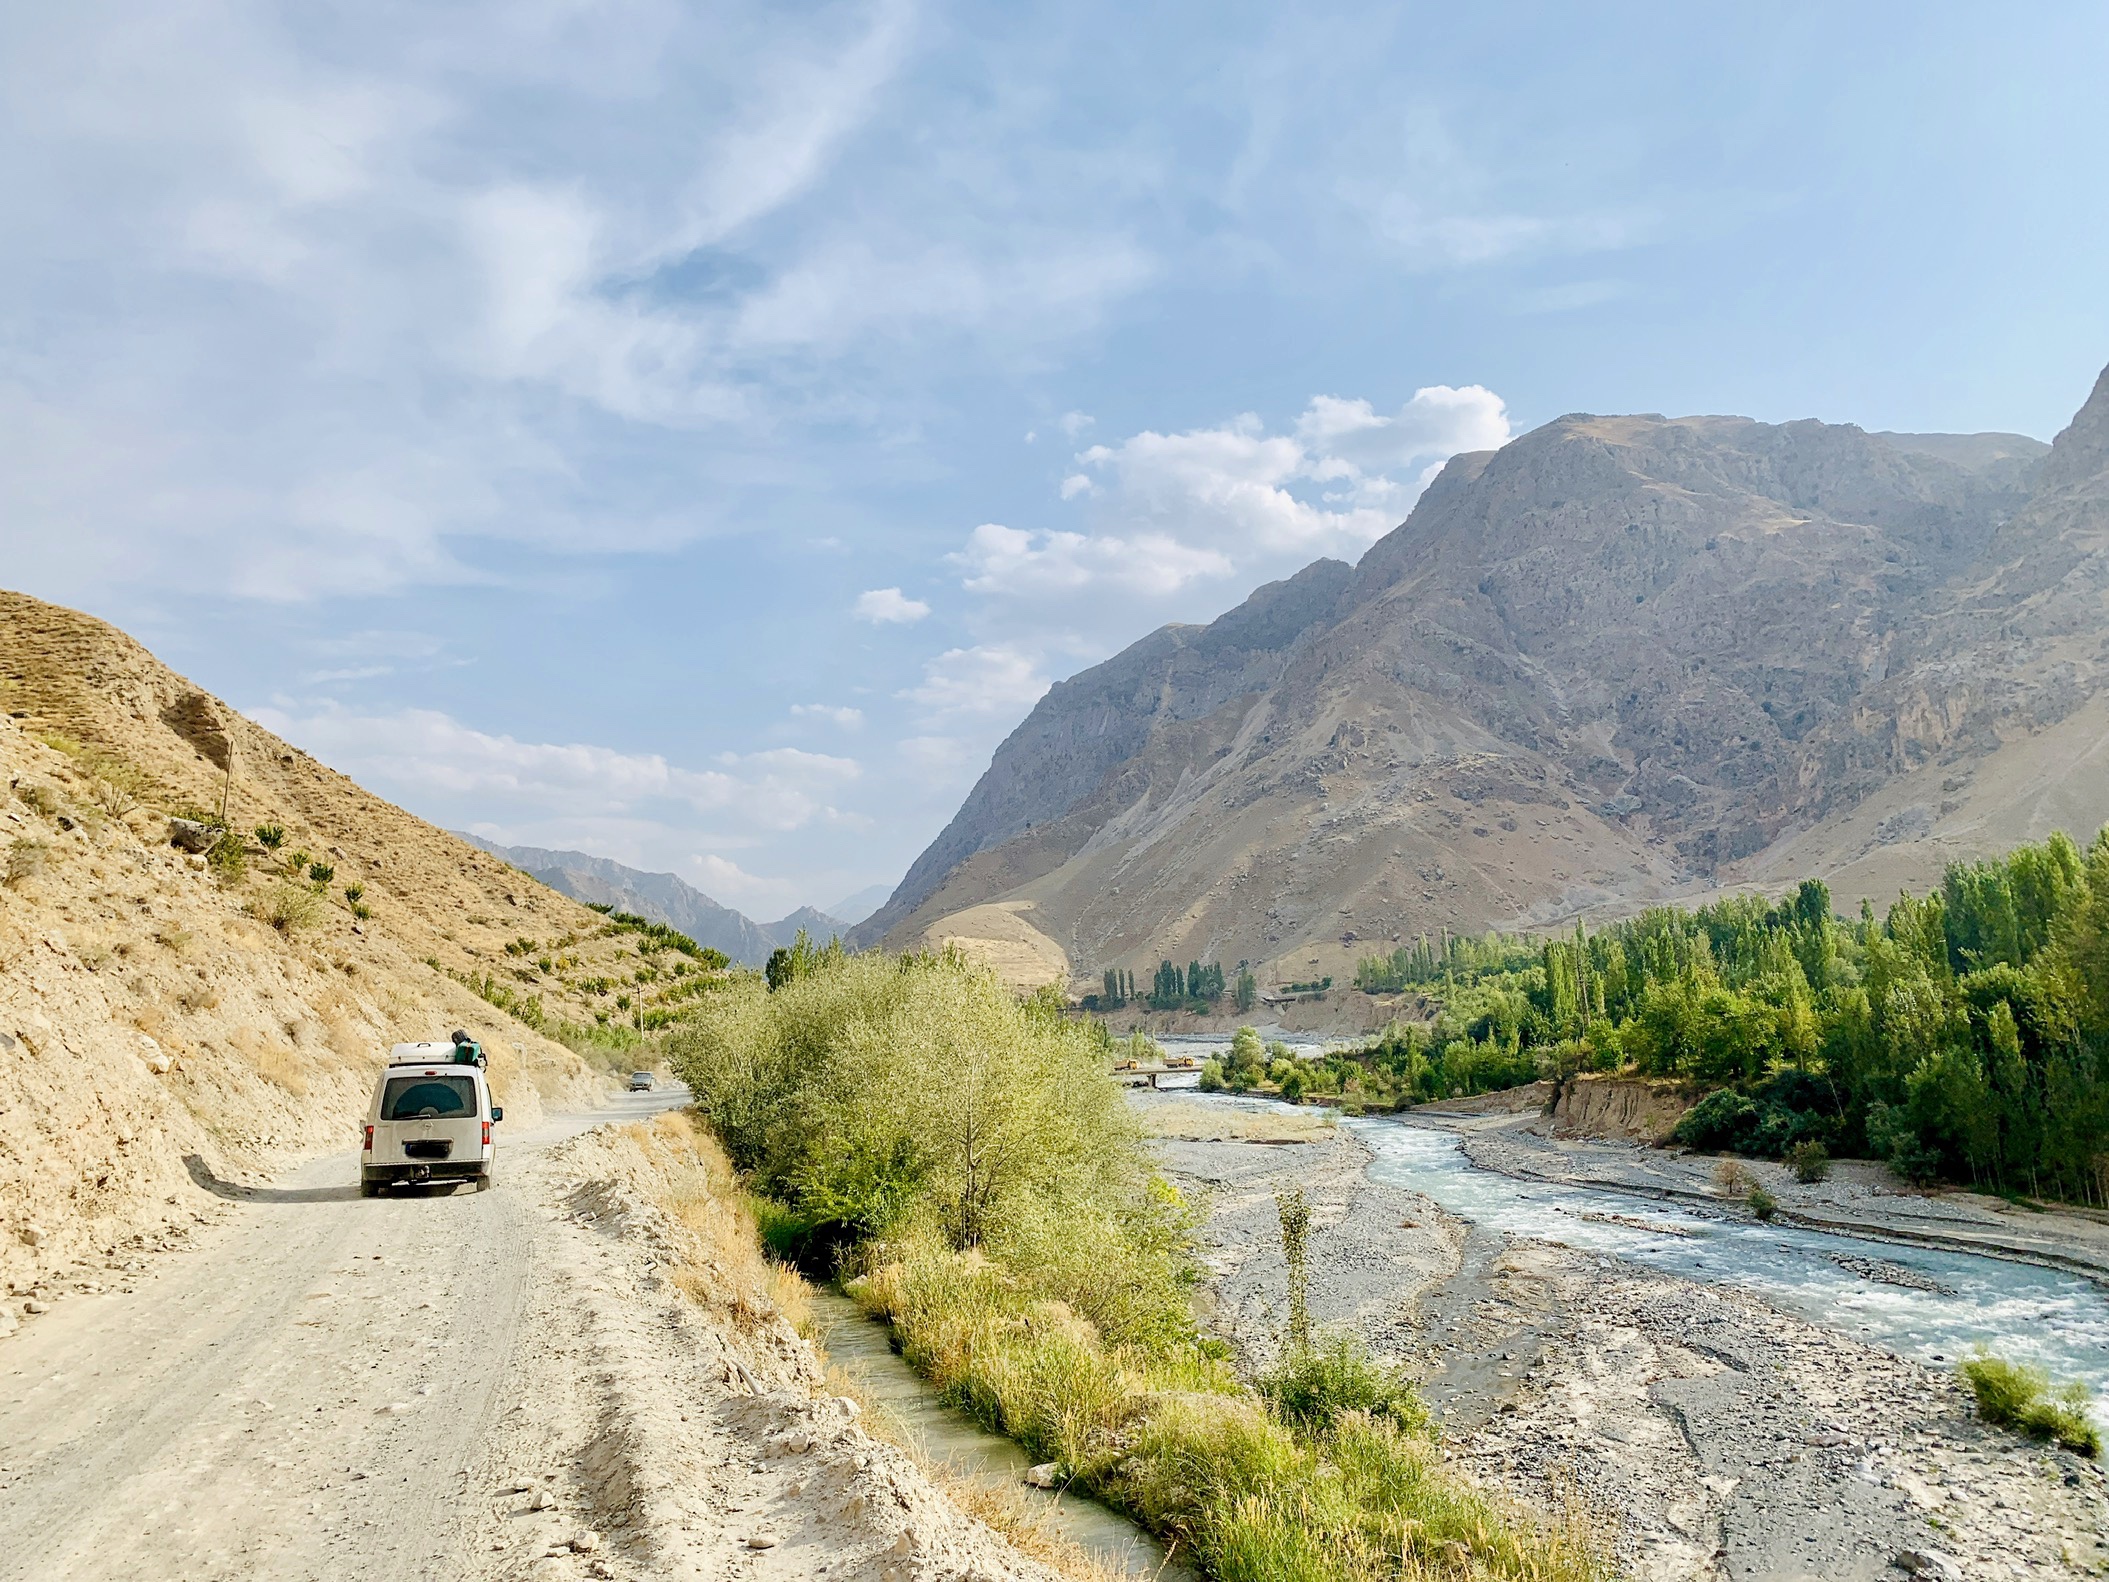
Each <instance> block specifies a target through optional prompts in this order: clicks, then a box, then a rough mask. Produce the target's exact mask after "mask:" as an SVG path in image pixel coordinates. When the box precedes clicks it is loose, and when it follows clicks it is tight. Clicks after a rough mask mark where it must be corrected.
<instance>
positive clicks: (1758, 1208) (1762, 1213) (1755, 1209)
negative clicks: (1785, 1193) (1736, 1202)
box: [1743, 1186, 1779, 1219]
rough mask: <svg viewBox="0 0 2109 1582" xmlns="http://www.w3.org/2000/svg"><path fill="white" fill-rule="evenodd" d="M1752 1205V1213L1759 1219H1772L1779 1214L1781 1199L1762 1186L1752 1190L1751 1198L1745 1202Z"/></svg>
mask: <svg viewBox="0 0 2109 1582" xmlns="http://www.w3.org/2000/svg"><path fill="white" fill-rule="evenodd" d="M1743 1201H1744V1202H1745V1203H1747V1204H1749V1205H1750V1212H1751V1213H1753V1214H1755V1215H1756V1216H1757V1217H1758V1218H1759V1219H1770V1218H1772V1216H1773V1215H1775V1214H1777V1213H1778V1212H1779V1199H1778V1198H1776V1197H1774V1196H1773V1195H1772V1194H1771V1193H1770V1192H1767V1191H1766V1190H1765V1189H1764V1188H1763V1187H1761V1186H1754V1187H1752V1188H1751V1189H1750V1196H1748V1197H1747V1198H1745V1199H1744V1200H1743Z"/></svg>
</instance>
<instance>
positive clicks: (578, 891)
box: [461, 834, 849, 967]
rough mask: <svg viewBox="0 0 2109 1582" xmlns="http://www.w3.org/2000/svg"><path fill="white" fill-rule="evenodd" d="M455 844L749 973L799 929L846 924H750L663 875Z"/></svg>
mask: <svg viewBox="0 0 2109 1582" xmlns="http://www.w3.org/2000/svg"><path fill="white" fill-rule="evenodd" d="M461 838H462V839H463V840H465V841H468V842H470V843H471V844H473V845H476V846H480V847H482V848H483V849H484V850H485V851H487V852H489V853H491V855H492V856H494V857H496V858H497V859H498V860H499V861H500V862H505V863H510V864H511V865H512V866H513V867H515V868H518V869H520V870H521V871H522V872H524V873H528V874H532V875H533V876H534V877H535V878H537V879H539V880H541V881H542V883H544V884H546V885H548V886H549V887H550V888H551V889H552V890H555V891H557V892H559V893H560V894H563V895H568V896H570V897H572V898H573V899H574V900H578V901H588V902H591V903H593V904H594V905H596V906H612V907H614V908H615V909H616V910H617V911H619V912H635V913H636V914H637V915H638V916H639V917H648V918H651V919H652V920H653V921H654V922H658V923H665V924H668V925H669V926H671V927H673V928H678V929H680V930H681V932H682V933H684V934H686V935H688V937H689V938H690V939H693V940H694V941H695V942H696V943H697V944H699V945H708V946H710V948H711V949H713V950H722V951H723V952H725V954H726V955H728V956H730V957H731V958H732V959H733V960H734V961H738V962H744V963H745V964H746V965H748V966H750V967H759V966H760V965H762V963H764V962H765V961H767V960H768V959H769V952H770V951H772V950H774V949H776V948H777V947H778V946H779V945H788V944H790V943H791V941H792V940H794V939H796V938H797V937H798V931H799V930H800V929H801V928H802V929H804V930H805V931H806V932H807V933H808V934H810V935H812V936H813V937H814V938H815V939H823V940H824V939H831V938H833V937H834V936H835V935H837V934H847V933H848V932H849V924H847V923H845V922H843V921H842V920H841V919H840V918H835V917H830V916H828V915H827V914H826V913H825V912H821V911H819V910H817V909H816V908H813V907H810V906H802V907H800V908H799V909H798V910H797V911H795V912H793V913H792V914H791V915H790V916H789V917H786V918H783V919H781V920H780V921H778V922H774V923H757V922H755V921H754V920H753V919H752V918H750V917H747V916H746V915H745V914H743V913H740V912H736V911H734V910H733V909H732V908H731V907H729V906H720V905H719V904H718V903H717V902H716V901H713V900H712V899H711V898H710V897H709V896H707V895H705V894H704V893H703V892H702V891H701V890H698V889H697V888H696V887H695V886H694V885H692V884H689V883H688V882H687V881H686V880H683V879H680V878H678V877H676V876H675V875H673V874H670V873H644V872H641V871H640V870H638V869H636V868H626V867H624V866H623V865H622V864H621V863H619V862H611V861H610V860H609V859H607V858H606V857H589V856H587V855H586V854H585V853H584V852H582V851H549V850H546V849H544V848H543V847H540V846H501V845H498V844H497V843H496V842H493V841H487V840H484V839H482V838H481V837H480V836H476V835H468V834H464V835H462V837H461Z"/></svg>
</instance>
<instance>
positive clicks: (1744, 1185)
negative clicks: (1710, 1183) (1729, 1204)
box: [1714, 1159, 1757, 1197]
mask: <svg viewBox="0 0 2109 1582" xmlns="http://www.w3.org/2000/svg"><path fill="white" fill-rule="evenodd" d="M1756 1185H1757V1178H1756V1177H1755V1176H1753V1175H1751V1173H1750V1171H1749V1170H1748V1169H1747V1168H1745V1167H1744V1166H1743V1165H1742V1164H1740V1163H1738V1162H1737V1161H1736V1160H1733V1159H1723V1160H1722V1161H1720V1163H1718V1164H1716V1165H1715V1166H1714V1190H1715V1191H1716V1192H1718V1193H1720V1194H1721V1196H1723V1197H1747V1196H1749V1194H1750V1190H1751V1188H1752V1187H1754V1186H1756Z"/></svg>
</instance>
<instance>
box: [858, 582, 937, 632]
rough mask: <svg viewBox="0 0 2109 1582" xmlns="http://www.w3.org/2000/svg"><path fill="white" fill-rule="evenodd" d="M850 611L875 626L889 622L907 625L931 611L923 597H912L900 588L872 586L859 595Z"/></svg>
mask: <svg viewBox="0 0 2109 1582" xmlns="http://www.w3.org/2000/svg"><path fill="white" fill-rule="evenodd" d="M850 613H851V614H853V615H855V616H856V617H857V619H858V620H860V621H869V622H871V623H872V625H874V626H881V625H888V624H902V625H905V624H907V623H908V622H911V621H920V620H921V619H922V618H923V617H924V616H926V615H928V614H929V613H930V606H929V605H927V604H925V603H924V602H923V601H922V600H921V599H911V598H909V597H908V596H907V595H906V594H904V593H902V592H901V590H900V589H899V588H872V589H869V590H868V591H866V592H864V593H860V594H858V595H857V602H856V603H855V604H854V605H852V606H851V610H850Z"/></svg>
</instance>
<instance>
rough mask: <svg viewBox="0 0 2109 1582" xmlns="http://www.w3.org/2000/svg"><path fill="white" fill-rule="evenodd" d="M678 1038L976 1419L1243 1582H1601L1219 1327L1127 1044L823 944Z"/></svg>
mask: <svg viewBox="0 0 2109 1582" xmlns="http://www.w3.org/2000/svg"><path fill="white" fill-rule="evenodd" d="M771 977H772V978H773V979H774V987H773V988H772V987H769V986H766V985H765V984H763V983H760V982H757V981H755V980H753V979H751V978H748V979H741V980H738V981H734V982H732V983H729V984H728V985H727V986H726V987H725V989H724V991H723V992H722V993H719V994H716V995H713V996H711V997H709V998H708V999H707V1000H706V1001H704V1002H703V1003H702V1008H701V1009H700V1010H699V1011H698V1013H697V1014H696V1015H694V1016H693V1017H691V1018H690V1019H689V1020H687V1021H685V1022H684V1023H683V1024H682V1025H681V1026H680V1027H678V1028H676V1029H675V1030H674V1031H673V1032H672V1033H671V1034H670V1035H669V1037H668V1041H667V1053H668V1057H669V1059H670V1062H671V1064H672V1066H673V1068H674V1069H675V1071H676V1072H677V1073H678V1074H679V1075H680V1076H681V1077H682V1078H683V1079H684V1080H686V1081H687V1082H688V1083H689V1084H690V1085H691V1087H692V1088H693V1089H694V1091H695V1093H696V1097H697V1103H698V1107H699V1109H700V1110H701V1112H702V1113H703V1114H704V1115H705V1116H706V1117H708V1119H709V1121H710V1124H711V1125H712V1127H713V1128H714V1130H715V1131H716V1133H717V1135H718V1137H719V1138H720V1139H721V1140H722V1142H723V1144H724V1146H725V1149H726V1152H727V1154H728V1155H729V1157H730V1158H731V1160H732V1162H733V1164H734V1165H735V1166H736V1167H737V1168H738V1169H739V1170H740V1171H741V1172H742V1175H743V1179H744V1180H745V1182H746V1185H747V1187H748V1189H749V1190H750V1191H752V1192H754V1193H755V1194H757V1196H758V1197H759V1198H761V1199H762V1200H763V1207H762V1208H761V1210H760V1230H761V1234H762V1235H763V1237H764V1238H765V1239H766V1240H767V1241H768V1242H769V1244H770V1245H771V1246H772V1248H773V1249H774V1250H776V1251H777V1252H779V1253H781V1254H783V1255H785V1256H787V1257H791V1258H795V1259H796V1260H798V1261H799V1262H800V1263H801V1264H803V1265H804V1266H805V1267H806V1268H808V1269H809V1270H813V1271H815V1272H816V1273H821V1274H836V1273H839V1274H840V1275H841V1276H842V1277H843V1280H844V1284H845V1287H846V1288H847V1289H848V1290H849V1292H850V1293H851V1295H852V1296H853V1297H854V1298H855V1299H856V1300H857V1301H858V1302H859V1303H860V1304H861V1305H862V1306H864V1307H865V1308H866V1310H867V1311H870V1312H873V1313H876V1314H879V1315H882V1316H883V1317H885V1318H886V1319H887V1320H888V1321H889V1322H890V1323H891V1325H892V1327H893V1330H894V1334H895V1337H896V1339H897V1341H898V1343H899V1344H900V1347H901V1350H902V1353H903V1355H904V1356H905V1357H906V1358H907V1360H908V1361H909V1362H910V1363H911V1364H912V1365H913V1366H914V1367H915V1368H916V1369H917V1370H918V1371H919V1372H921V1373H922V1374H924V1375H925V1376H926V1377H927V1378H929V1379H930V1380H931V1381H932V1382H933V1383H934V1384H935V1385H936V1386H937V1387H938V1388H939V1389H940V1390H941V1391H942V1392H943V1394H944V1396H945V1397H946V1398H947V1399H948V1400H949V1401H950V1402H951V1403H952V1404H954V1405H956V1406H958V1407H960V1408H962V1409H964V1410H966V1411H968V1412H970V1413H971V1414H973V1415H974V1416H975V1417H976V1418H977V1419H979V1420H980V1421H981V1422H982V1423H984V1424H985V1425H987V1426H989V1427H990V1428H992V1429H994V1430H996V1431H998V1432H1001V1433H1004V1434H1007V1435H1009V1436H1010V1437H1011V1438H1013V1439H1016V1440H1017V1441H1018V1442H1019V1443H1021V1444H1022V1445H1024V1446H1025V1447H1026V1448H1027V1449H1028V1450H1029V1451H1030V1452H1031V1453H1032V1454H1033V1455H1034V1456H1035V1457H1037V1458H1039V1459H1041V1460H1043V1461H1048V1462H1052V1463H1054V1464H1055V1466H1056V1468H1057V1470H1058V1476H1059V1477H1060V1478H1061V1480H1062V1481H1063V1482H1065V1483H1067V1484H1069V1485H1071V1486H1074V1487H1076V1488H1078V1489H1079V1490H1081V1491H1085V1492H1089V1493H1091V1494H1093V1495H1095V1496H1096V1497H1098V1498H1101V1499H1103V1500H1105V1501H1107V1502H1108V1503H1109V1504H1112V1505H1114V1506H1115V1507H1117V1508H1119V1509H1122V1510H1125V1511H1127V1512H1128V1513H1130V1514H1131V1515H1133V1516H1134V1517H1135V1518H1136V1519H1137V1520H1139V1521H1140V1522H1141V1523H1142V1524H1143V1525H1145V1526H1146V1527H1148V1528H1149V1529H1151V1530H1152V1531H1154V1532H1156V1533H1158V1534H1159V1535H1160V1536H1162V1537H1163V1538H1165V1539H1166V1540H1167V1541H1169V1542H1171V1543H1172V1544H1174V1545H1175V1546H1176V1547H1177V1549H1178V1550H1179V1551H1180V1552H1181V1553H1182V1554H1183V1555H1185V1556H1186V1557H1188V1558H1189V1559H1191V1560H1192V1561H1194V1562H1195V1563H1197V1564H1198V1565H1199V1566H1200V1567H1201V1568H1202V1569H1203V1570H1204V1571H1205V1572H1206V1573H1207V1574H1209V1575H1210V1576H1212V1577H1215V1578H1219V1579H1222V1582H1331V1579H1338V1582H1364V1579H1369V1582H1374V1579H1376V1578H1380V1577H1381V1578H1396V1577H1402V1576H1418V1575H1430V1576H1465V1575H1474V1576H1499V1577H1518V1578H1521V1577H1533V1578H1546V1579H1554V1578H1585V1577H1593V1576H1596V1575H1597V1574H1598V1569H1597V1561H1596V1560H1595V1558H1594V1557H1593V1553H1592V1551H1591V1549H1590V1548H1589V1546H1588V1545H1587V1544H1586V1543H1585V1542H1584V1541H1583V1539H1582V1537H1581V1535H1580V1533H1579V1531H1578V1530H1577V1529H1576V1528H1574V1527H1572V1526H1569V1525H1555V1526H1541V1525H1540V1524H1538V1523H1536V1522H1535V1521H1534V1520H1532V1519H1531V1518H1529V1517H1528V1516H1526V1515H1523V1514H1521V1513H1518V1512H1515V1511H1513V1510H1510V1509H1508V1508H1507V1507H1505V1506H1503V1505H1502V1504H1500V1503H1499V1502H1497V1501H1496V1500H1494V1499H1492V1498H1490V1497H1489V1496H1487V1495H1485V1494H1483V1493H1481V1492H1480V1491H1478V1490H1476V1489H1474V1488H1473V1487H1472V1486H1471V1485H1469V1484H1468V1483H1466V1482H1464V1481H1463V1480H1461V1479H1460V1478H1458V1477H1456V1476H1455V1475H1454V1474H1452V1473H1451V1472H1450V1471H1448V1470H1447V1469H1446V1468H1445V1467H1444V1465H1443V1463H1442V1457H1441V1452H1440V1450H1439V1448H1438V1447H1437V1446H1436V1444H1435V1443H1434V1441H1433V1439H1432V1438H1431V1437H1430V1436H1429V1434H1428V1432H1427V1431H1426V1428H1425V1419H1424V1418H1422V1417H1421V1415H1420V1414H1419V1412H1418V1403H1417V1402H1414V1401H1413V1400H1412V1397H1411V1393H1410V1391H1408V1390H1406V1389H1405V1387H1404V1386H1403V1384H1401V1383H1400V1382H1399V1381H1398V1380H1396V1379H1394V1378H1392V1377H1390V1376H1389V1375H1385V1374H1381V1373H1378V1372H1374V1371H1372V1370H1371V1369H1370V1367H1369V1365H1368V1364H1367V1363H1366V1361H1365V1360H1363V1359H1360V1358H1359V1357H1358V1356H1348V1355H1346V1354H1337V1355H1336V1353H1335V1352H1334V1351H1332V1350H1325V1349H1321V1350H1318V1351H1316V1352H1314V1354H1313V1356H1312V1358H1311V1359H1310V1361H1309V1362H1308V1363H1307V1364H1304V1365H1301V1368H1300V1371H1299V1372H1297V1373H1296V1374H1295V1376H1294V1377H1284V1378H1282V1379H1280V1380H1279V1381H1278V1382H1277V1387H1276V1388H1275V1389H1274V1391H1273V1395H1272V1399H1271V1401H1270V1398H1269V1397H1268V1396H1265V1395H1262V1394H1261V1393H1260V1392H1258V1391H1255V1390H1254V1389H1252V1388H1250V1387H1248V1386H1247V1385H1246V1384H1244V1383H1243V1382H1241V1381H1240V1380H1239V1379H1238V1377H1237V1376H1236V1374H1235V1372H1234V1370H1233V1369H1232V1367H1231V1366H1230V1363H1229V1361H1228V1360H1227V1352H1226V1348H1225V1347H1224V1346H1223V1345H1222V1344H1221V1343H1219V1342H1214V1341H1211V1340H1210V1339H1208V1338H1207V1337H1205V1336H1203V1335H1201V1334H1200V1333H1199V1332H1198V1330H1197V1328H1196V1326H1195V1323H1194V1319H1193V1313H1192V1305H1191V1295H1192V1286H1193V1283H1194V1280H1195V1268H1194V1263H1193V1246H1192V1234H1191V1233H1192V1224H1191V1213H1190V1210H1189V1208H1188V1207H1187V1205H1186V1204H1185V1203H1183V1202H1182V1201H1181V1200H1180V1198H1179V1196H1178V1194H1177V1193H1176V1192H1175V1191H1174V1190H1173V1189H1172V1188H1171V1187H1170V1186H1169V1185H1168V1184H1167V1183H1166V1182H1165V1181H1164V1180H1163V1179H1162V1178H1161V1177H1160V1176H1159V1175H1158V1174H1157V1173H1156V1171H1155V1170H1154V1168H1153V1167H1152V1165H1151V1163H1150V1160H1149V1156H1148V1154H1147V1152H1146V1151H1145V1149H1144V1146H1143V1143H1142V1138H1141V1135H1140V1132H1139V1129H1138V1125H1137V1122H1136V1120H1135V1119H1134V1117H1133V1115H1132V1113H1131V1111H1130V1110H1129V1108H1128V1106H1127V1105H1126V1103H1125V1102H1124V1101H1123V1099H1122V1097H1121V1094H1120V1092H1119V1090H1118V1089H1117V1088H1116V1087H1115V1086H1114V1084H1113V1082H1112V1080H1111V1078H1110V1076H1109V1075H1108V1070H1107V1066H1108V1045H1107V1040H1106V1037H1105V1034H1104V1031H1103V1029H1102V1028H1100V1027H1097V1026H1095V1025H1092V1024H1080V1023H1077V1022H1073V1021H1070V1020H1067V1019H1065V1018H1064V1017H1063V1015H1062V1014H1061V1005H1060V1002H1059V999H1058V998H1057V997H1056V996H1055V995H1053V994H1052V993H1042V994H1040V995H1037V996H1034V997H1032V998H1030V999H1027V1000H1024V1001H1022V1002H1021V1001H1020V1000H1019V999H1018V998H1017V997H1016V996H1014V995H1013V994H1011V993H1010V992H1009V991H1008V990H1007V989H1006V988H1005V987H1004V986H1003V985H1002V984H1001V983H1000V982H999V981H998V980H997V979H996V978H995V977H994V976H993V975H992V974H990V973H988V972H986V971H985V970H983V969H980V968H978V967H975V966H973V965H971V964H969V963H968V962H967V961H966V960H964V959H963V958H962V957H960V956H959V955H958V954H956V953H945V954H941V955H935V956H909V957H890V956H883V955H877V954H870V955H854V956H853V955H849V954H847V953H845V952H843V951H841V950H840V949H835V948H825V949H817V948H809V949H807V950H806V951H804V952H802V953H800V954H799V955H798V956H797V957H796V959H795V960H791V961H787V962H786V963H785V964H784V965H783V967H782V969H781V970H779V971H777V972H775V973H772V974H771Z"/></svg>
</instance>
